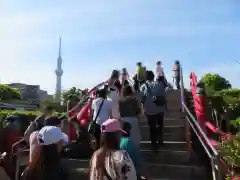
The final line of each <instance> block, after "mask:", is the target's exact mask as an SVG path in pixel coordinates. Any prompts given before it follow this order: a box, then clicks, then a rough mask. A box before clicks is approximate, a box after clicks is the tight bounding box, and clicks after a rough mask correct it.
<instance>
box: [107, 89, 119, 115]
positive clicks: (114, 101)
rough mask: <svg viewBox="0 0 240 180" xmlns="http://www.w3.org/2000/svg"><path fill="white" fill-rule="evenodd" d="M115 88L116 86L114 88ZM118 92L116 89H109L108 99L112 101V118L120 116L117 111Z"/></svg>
mask: <svg viewBox="0 0 240 180" xmlns="http://www.w3.org/2000/svg"><path fill="white" fill-rule="evenodd" d="M115 89H116V88H115ZM119 98H120V96H119V93H118V92H117V90H115V91H110V93H109V99H110V100H111V101H112V116H113V117H114V118H120V117H121V116H120V113H119V105H118V102H119Z"/></svg>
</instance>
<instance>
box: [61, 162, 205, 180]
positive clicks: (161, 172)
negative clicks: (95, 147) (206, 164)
mask: <svg viewBox="0 0 240 180" xmlns="http://www.w3.org/2000/svg"><path fill="white" fill-rule="evenodd" d="M64 165H65V166H66V168H67V169H68V171H69V175H70V179H71V180H77V179H80V178H81V179H83V180H87V179H88V178H89V161H88V160H71V159H67V160H64ZM145 166H146V168H147V171H148V173H149V174H150V175H151V176H152V177H154V178H155V179H159V178H164V179H171V180H172V179H178V178H179V180H180V179H197V180H206V179H205V178H204V176H203V175H204V174H203V173H202V170H201V168H200V167H199V166H195V165H182V164H177V165H173V164H169V163H168V164H163V163H152V162H151V163H150V162H146V163H145Z"/></svg>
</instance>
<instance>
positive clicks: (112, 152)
mask: <svg viewBox="0 0 240 180" xmlns="http://www.w3.org/2000/svg"><path fill="white" fill-rule="evenodd" d="M101 132H102V137H101V138H102V139H101V140H102V141H101V142H102V143H101V145H102V147H101V148H100V149H99V150H98V151H96V152H95V153H94V154H93V157H92V159H91V163H90V180H111V179H112V180H113V179H114V180H137V175H136V170H135V168H134V164H133V162H132V160H131V158H130V156H129V154H128V153H127V152H126V151H123V150H120V138H121V134H122V132H123V130H122V129H121V124H120V123H119V121H118V120H117V119H108V120H107V121H105V122H104V123H103V124H102V126H101ZM99 157H103V158H104V160H103V164H101V165H102V166H101V167H99V166H98V164H99V162H98V161H101V158H99Z"/></svg>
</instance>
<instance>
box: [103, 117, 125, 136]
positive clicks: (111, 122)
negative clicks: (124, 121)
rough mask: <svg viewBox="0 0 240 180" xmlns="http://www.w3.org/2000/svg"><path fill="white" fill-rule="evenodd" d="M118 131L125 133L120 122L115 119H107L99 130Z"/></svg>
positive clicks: (104, 131)
mask: <svg viewBox="0 0 240 180" xmlns="http://www.w3.org/2000/svg"><path fill="white" fill-rule="evenodd" d="M118 131H121V132H123V133H126V132H125V131H124V130H123V129H122V127H121V124H120V122H119V121H118V120H117V119H108V120H106V121H105V122H104V123H103V124H102V126H101V132H102V133H108V132H118Z"/></svg>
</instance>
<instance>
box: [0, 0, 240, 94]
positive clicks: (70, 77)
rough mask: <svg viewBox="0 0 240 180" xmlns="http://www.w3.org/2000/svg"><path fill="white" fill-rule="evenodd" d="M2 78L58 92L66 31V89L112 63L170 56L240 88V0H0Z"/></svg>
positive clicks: (94, 78) (102, 73) (89, 81)
mask: <svg viewBox="0 0 240 180" xmlns="http://www.w3.org/2000/svg"><path fill="white" fill-rule="evenodd" d="M0 25H1V28H0V55H1V58H0V64H1V71H0V81H1V83H9V82H24V83H29V84H40V85H41V88H43V89H45V90H48V91H49V92H51V93H52V92H54V89H55V81H56V78H55V74H54V70H55V68H56V63H57V62H56V61H57V60H56V59H57V53H58V52H57V51H58V38H59V36H62V57H63V70H64V74H63V77H62V81H63V82H62V83H63V84H62V86H63V89H67V88H69V87H72V86H77V87H80V88H81V87H82V88H83V87H91V86H93V85H94V84H97V83H98V82H99V81H101V80H105V79H106V78H107V77H108V75H109V74H110V71H111V70H112V69H115V68H119V69H120V68H122V67H127V68H128V70H129V71H130V73H133V72H134V71H135V64H136V62H137V61H142V62H143V63H144V64H145V65H146V66H147V68H149V69H153V70H154V69H155V62H156V60H161V61H162V62H163V65H164V69H165V72H166V74H167V77H168V79H169V81H171V76H172V75H171V69H172V63H173V62H174V60H175V59H178V60H180V61H181V62H182V65H183V70H184V75H185V77H184V78H185V84H186V86H188V84H189V73H190V72H191V71H194V72H196V74H197V75H198V76H199V77H200V76H201V75H203V74H204V73H206V72H217V73H219V74H220V75H222V76H224V77H226V78H228V79H229V80H230V82H231V83H232V84H233V86H235V87H240V82H239V81H238V76H240V64H237V62H238V61H240V59H239V45H240V1H239V0H194V1H193V0H121V1H120V0H114V1H113V0H101V1H100V0H88V1H84V0H69V1H66V0H51V1H49V0H41V1H34V0H21V1H19V0H0Z"/></svg>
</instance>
